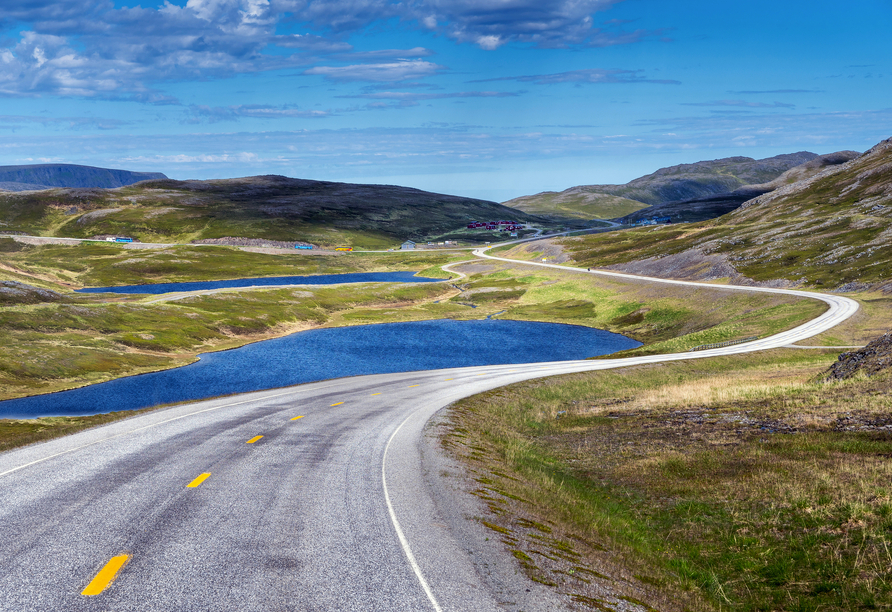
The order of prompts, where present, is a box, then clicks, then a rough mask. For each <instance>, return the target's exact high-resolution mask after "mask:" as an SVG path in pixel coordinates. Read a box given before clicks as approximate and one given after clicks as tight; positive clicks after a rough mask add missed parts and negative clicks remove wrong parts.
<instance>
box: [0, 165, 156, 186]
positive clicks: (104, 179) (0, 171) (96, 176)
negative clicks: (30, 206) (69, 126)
mask: <svg viewBox="0 0 892 612" xmlns="http://www.w3.org/2000/svg"><path fill="white" fill-rule="evenodd" d="M166 178H167V177H166V176H165V175H163V174H162V173H160V172H130V171H129V170H112V169H109V168H94V167H93V166H77V165H75V164H33V165H27V166H0V190H4V191H33V190H38V189H52V188H54V187H75V188H100V189H109V188H113V187H124V186H125V185H132V184H133V183H137V182H139V181H145V180H150V179H166Z"/></svg>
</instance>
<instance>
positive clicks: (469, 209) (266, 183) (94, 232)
mask: <svg viewBox="0 0 892 612" xmlns="http://www.w3.org/2000/svg"><path fill="white" fill-rule="evenodd" d="M490 219H492V220H497V219H514V220H518V221H524V222H541V221H542V219H539V218H537V217H534V216H532V215H528V214H524V213H520V212H518V211H516V210H514V209H510V208H507V207H505V206H502V205H500V204H497V203H495V202H488V201H485V200H476V199H472V198H463V197H458V196H451V195H442V194H435V193H429V192H426V191H420V190H418V189H410V188H407V187H397V186H391V185H355V184H349V183H332V182H325V181H310V180H301V179H291V178H286V177H282V176H258V177H248V178H240V179H227V180H212V181H174V180H157V181H144V182H142V183H139V184H137V185H131V186H128V187H122V188H118V189H51V190H45V191H37V192H23V193H0V229H2V230H4V231H14V232H22V233H27V234H35V235H42V236H62V237H71V238H91V237H96V236H105V235H126V236H131V237H133V238H134V239H137V240H141V241H143V242H181V243H182V242H191V241H197V240H204V239H215V238H224V237H240V238H262V239H266V240H281V241H306V242H310V243H313V244H317V245H321V246H336V245H339V244H350V245H355V246H359V247H365V248H388V247H392V246H394V245H397V244H399V243H401V242H402V241H403V240H405V239H407V238H410V239H413V240H416V241H418V240H431V239H434V238H440V239H449V238H470V239H472V240H473V239H482V238H484V237H483V234H482V233H481V232H479V231H477V232H474V231H465V226H466V225H467V223H469V222H470V221H473V220H490ZM485 239H487V240H489V239H490V237H489V236H486V237H485Z"/></svg>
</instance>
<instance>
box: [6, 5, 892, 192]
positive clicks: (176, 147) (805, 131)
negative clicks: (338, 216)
mask: <svg viewBox="0 0 892 612" xmlns="http://www.w3.org/2000/svg"><path fill="white" fill-rule="evenodd" d="M4 12H5V15H4V21H3V32H4V34H5V36H4V41H3V42H2V43H0V95H2V96H3V104H4V111H3V112H2V113H0V129H2V130H3V131H4V132H5V133H4V134H3V135H2V136H0V150H2V154H0V165H26V164H39V163H70V164H77V165H85V166H96V167H103V168H116V169H127V170H131V171H138V172H163V173H164V174H166V175H167V176H169V177H170V178H173V179H180V180H183V179H198V180H204V179H217V178H236V177H244V176H256V175H263V174H279V175H284V176H289V177H293V178H302V179H311V180H323V181H336V182H345V183H363V184H390V185H401V186H406V187H414V188H418V189H422V190H425V191H431V192H437V193H448V194H453V195H461V196H468V197H475V198H480V199H485V200H492V201H496V202H504V201H506V200H509V199H511V198H514V197H518V196H522V195H533V194H535V193H540V192H543V191H562V190H564V189H567V188H569V187H573V186H576V185H590V184H623V183H626V182H628V181H629V180H632V179H634V178H637V177H640V176H644V175H646V174H650V173H652V172H654V171H655V170H657V169H659V168H663V167H667V166H674V165H678V164H685V163H695V162H699V161H706V160H712V159H721V158H725V157H734V156H745V157H750V158H753V159H763V158H766V157H773V156H775V155H780V154H789V153H795V152H797V151H810V152H813V153H816V154H826V153H831V152H835V151H840V150H856V151H859V152H864V151H866V150H867V149H869V148H870V147H872V146H874V145H875V144H877V143H878V142H880V141H882V140H884V139H886V138H888V137H889V136H890V135H892V129H890V128H892V107H890V106H889V103H888V94H889V90H890V88H889V85H888V79H889V76H890V72H889V71H890V66H892V63H890V62H892V60H890V59H889V57H888V54H887V53H886V52H885V50H884V48H883V47H884V45H883V42H882V41H883V40H885V37H886V35H887V32H888V30H889V28H890V26H892V7H890V6H889V5H888V3H886V2H883V1H882V0H865V1H864V2H861V3H859V10H857V11H855V10H851V8H850V7H848V6H846V7H842V6H840V5H838V3H833V2H828V1H826V0H825V1H823V2H818V3H814V2H811V3H808V4H805V3H792V4H785V3H768V2H766V1H765V0H759V1H757V2H756V3H750V4H748V5H747V7H746V10H744V11H741V10H737V9H731V8H727V7H723V6H716V5H714V4H711V3H706V2H685V3H681V4H677V3H675V4H673V5H672V6H667V5H666V4H665V3H660V2H658V1H657V0H585V1H584V2H581V3H573V2H570V1H569V0H558V1H556V2H551V3H549V4H547V5H545V6H542V5H541V3H533V2H530V1H529V0H514V1H513V2H510V3H506V2H496V1H495V0H488V1H487V2H484V3H467V2H459V1H456V0H451V1H450V0H440V1H438V2H433V1H432V0H425V1H423V2H419V3H415V4H412V5H411V6H409V5H405V4H401V3H391V2H387V1H384V0H364V1H363V2H360V3H350V4H347V3H344V2H341V1H340V0H333V1H330V2H309V3H299V2H297V1H296V0H189V1H188V2H186V1H184V0H177V1H176V2H158V1H155V0H151V1H145V2H140V1H138V0H116V1H115V2H107V3H94V5H93V6H89V7H87V8H84V7H83V5H82V4H81V3H78V2H75V1H74V0H57V1H49V0H38V1H37V2H29V3H27V4H25V3H23V2H13V3H12V7H11V8H10V7H7V8H5V9H4ZM865 17H868V18H865Z"/></svg>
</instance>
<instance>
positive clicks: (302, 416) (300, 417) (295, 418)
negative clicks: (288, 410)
mask: <svg viewBox="0 0 892 612" xmlns="http://www.w3.org/2000/svg"><path fill="white" fill-rule="evenodd" d="M302 418H304V415H300V416H296V417H294V418H293V419H291V420H292V421H296V420H297V419H302Z"/></svg>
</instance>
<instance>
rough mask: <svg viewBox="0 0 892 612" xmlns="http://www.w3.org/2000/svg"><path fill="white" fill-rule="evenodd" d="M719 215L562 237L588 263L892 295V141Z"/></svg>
mask: <svg viewBox="0 0 892 612" xmlns="http://www.w3.org/2000/svg"><path fill="white" fill-rule="evenodd" d="M832 162H833V160H832V159H830V160H824V162H818V164H816V165H818V166H820V164H821V163H825V165H823V166H821V167H818V168H812V170H817V171H816V172H814V173H813V174H812V175H811V176H809V177H808V178H805V179H803V180H799V181H796V182H793V183H790V184H787V185H784V186H781V187H778V188H777V189H775V190H774V191H771V192H770V193H766V194H763V195H761V196H758V197H756V198H753V199H750V200H748V201H747V202H745V203H744V204H743V205H742V206H740V207H739V208H738V209H737V210H735V211H733V212H731V213H728V214H726V215H724V216H722V217H719V218H717V219H712V220H709V221H704V222H700V223H693V224H690V225H674V224H673V225H668V226H659V227H644V228H634V229H627V230H623V231H621V232H611V233H609V234H604V235H600V236H599V235H593V236H586V237H581V238H572V239H566V240H563V241H561V242H562V245H563V249H564V254H565V256H566V257H569V258H570V259H572V260H574V261H576V262H577V263H578V264H579V265H584V266H592V267H596V266H597V267H605V266H606V267H610V268H614V269H619V270H624V271H628V272H632V273H638V274H649V275H654V276H663V277H672V278H691V279H702V280H711V279H720V278H729V279H730V280H731V281H732V282H735V283H738V284H746V283H752V282H757V281H760V282H764V283H768V284H773V285H778V286H794V285H807V286H813V287H820V288H825V289H841V290H852V289H858V288H866V287H868V286H878V285H883V286H884V287H886V288H887V289H888V290H889V292H892V283H890V282H889V281H890V280H892V249H890V248H889V246H890V244H892V138H890V139H889V140H885V141H883V142H881V143H879V144H877V145H876V146H875V147H873V148H872V149H871V150H870V151H868V152H866V153H864V154H863V155H860V156H858V157H856V158H855V159H852V160H850V161H847V162H845V163H842V164H834V163H832Z"/></svg>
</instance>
